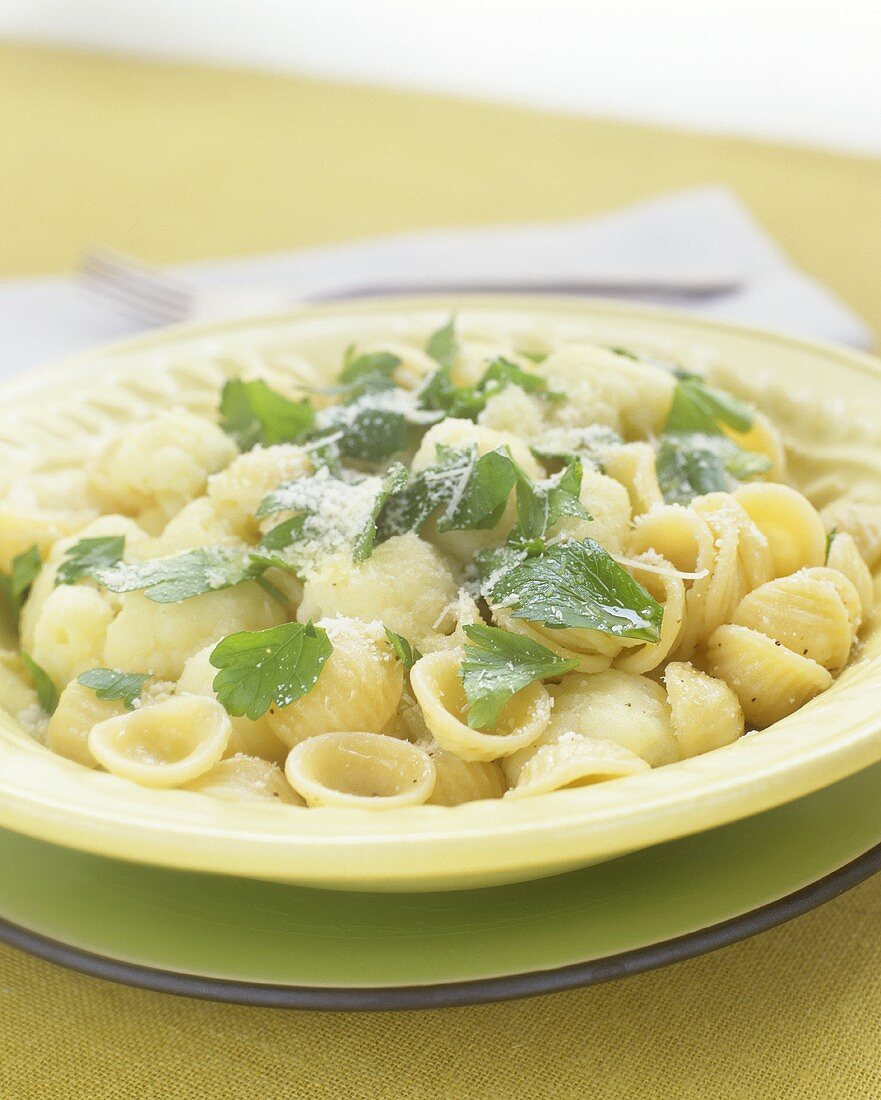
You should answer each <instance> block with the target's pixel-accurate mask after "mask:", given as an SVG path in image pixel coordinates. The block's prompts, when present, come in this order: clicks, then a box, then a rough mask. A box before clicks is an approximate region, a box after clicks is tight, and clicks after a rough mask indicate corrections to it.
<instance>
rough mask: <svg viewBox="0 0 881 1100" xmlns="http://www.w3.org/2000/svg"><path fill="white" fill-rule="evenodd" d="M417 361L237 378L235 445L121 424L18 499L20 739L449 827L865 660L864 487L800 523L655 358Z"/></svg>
mask: <svg viewBox="0 0 881 1100" xmlns="http://www.w3.org/2000/svg"><path fill="white" fill-rule="evenodd" d="M401 332H403V329H402V330H401ZM401 332H398V333H397V334H392V338H391V339H388V340H383V339H377V338H376V333H373V334H371V338H370V339H369V340H367V341H364V342H363V343H355V344H353V345H352V346H350V347H348V348H346V349H343V348H340V353H341V365H339V366H337V367H335V368H334V371H331V370H329V368H328V364H327V363H325V362H324V361H322V360H321V359H320V357H319V358H316V360H315V361H314V362H313V361H311V360H307V359H306V358H304V357H303V356H302V355H301V354H299V352H298V353H296V354H294V353H293V352H291V353H290V354H288V353H287V352H286V351H285V349H284V348H279V349H276V351H275V352H273V355H272V356H271V357H267V358H266V360H265V366H266V378H263V377H261V374H260V369H261V363H263V362H264V360H263V358H261V355H259V354H256V353H255V354H254V355H253V356H252V355H250V354H242V356H241V359H242V361H241V362H238V361H236V362H232V361H229V362H228V361H226V360H224V365H223V377H226V378H228V381H227V382H226V384H225V385H224V386H223V388H222V390H221V392H220V393H219V394H218V407H217V413H216V415H214V416H212V415H210V414H208V415H205V414H204V404H198V403H194V404H193V406H192V408H193V409H197V408H198V409H200V410H202V411H199V412H197V411H190V410H189V409H187V410H184V409H182V408H174V407H169V408H167V409H166V410H165V411H163V412H160V413H159V414H157V415H154V416H139V417H137V418H132V421H131V422H130V423H125V422H124V417H123V416H121V415H120V416H117V414H116V411H114V418H115V419H116V420H118V426H117V428H116V429H114V431H113V432H111V433H108V434H106V435H105V434H101V433H96V438H95V440H94V445H93V448H92V451H91V452H90V457H89V458H88V461H86V462H85V464H83V463H80V464H79V465H78V467H77V468H73V467H68V466H65V465H64V463H63V461H62V460H60V459H59V457H58V455H57V454H56V455H55V456H54V457H53V459H52V462H51V464H50V465H49V466H47V468H45V469H43V468H39V467H35V468H33V469H32V468H30V466H29V467H28V469H27V470H23V471H22V472H21V475H20V476H18V477H17V478H16V479H15V480H14V481H13V480H8V482H7V483H5V484H0V573H2V574H3V576H2V586H0V587H2V599H3V602H4V604H5V612H6V613H5V616H4V623H3V633H2V635H0V639H2V640H3V644H4V645H5V646H8V648H5V649H3V650H0V707H2V709H3V710H4V711H6V712H7V713H8V714H9V715H10V716H11V717H12V718H13V719H14V720H15V721H17V722H18V723H19V725H20V726H21V727H22V728H23V729H25V730H26V731H27V732H28V734H30V735H31V736H33V737H34V738H35V739H36V740H37V741H38V742H40V743H41V744H42V745H43V746H45V747H44V748H43V749H41V750H40V751H47V750H48V751H50V752H54V753H56V754H58V755H59V756H63V757H65V758H67V760H69V761H72V762H73V764H76V765H81V766H83V767H85V768H90V769H94V770H103V771H105V772H109V773H112V774H113V775H115V776H116V777H117V778H118V779H119V781H120V782H123V781H124V782H128V783H131V784H133V785H141V786H144V787H153V788H178V789H179V790H180V791H183V792H188V794H186V795H184V794H178V795H177V796H175V797H177V798H184V797H190V796H193V797H195V796H197V795H198V796H200V797H202V798H213V799H215V800H218V801H221V802H224V801H225V802H237V803H241V804H243V805H245V806H248V805H256V804H257V803H263V804H268V803H275V804H276V806H277V809H273V810H272V811H264V810H259V811H257V810H255V811H254V812H260V813H263V812H269V813H271V814H287V813H310V814H311V813H320V812H323V811H324V810H326V809H327V808H337V809H348V810H352V811H364V810H371V811H378V810H385V811H393V810H396V809H407V810H408V812H410V813H419V814H425V815H429V814H434V815H436V816H437V817H438V818H442V817H443V815H444V814H445V813H447V812H448V811H449V812H452V811H453V808H455V807H457V806H461V805H464V804H468V803H473V802H491V801H493V800H500V799H503V798H507V799H508V800H509V802H508V804H510V800H512V799H514V800H516V799H521V798H537V797H543V796H551V795H553V797H555V798H560V799H566V798H578V797H580V798H595V797H596V796H595V795H594V794H592V793H590V792H589V791H588V790H586V789H587V788H590V787H592V786H593V785H595V784H599V783H605V782H611V781H614V780H625V781H626V780H627V777H639V776H644V775H645V774H646V773H649V772H650V771H651V770H652V769H654V768H664V767H673V768H675V767H677V766H678V765H679V764H680V762H683V761H686V760H688V759H690V758H692V757H696V756H699V755H701V754H703V753H708V752H714V751H716V750H721V749H723V748H724V749H726V751H736V750H730V749H728V748H727V747H728V746H732V745H734V744H735V743H736V742H737V741H738V739H739V738H740V737H741V736H743V735H744V733H746V732H749V733H754V732H756V731H764V730H766V729H767V728H768V727H770V726H773V725H774V724H775V723H777V722H778V721H781V720H784V719H786V718H787V717H788V716H789V715H791V714H793V713H794V712H795V711H797V710H798V709H799V708H801V707H802V706H805V705H806V704H808V703H809V702H810V700H811V699H813V698H814V697H815V696H816V695H818V694H820V693H821V692H823V691H824V690H825V689H826V688H828V687H829V686H830V685H831V684H832V682H833V680H834V679H835V678H836V677H837V676H839V675H840V674H841V673H842V672H843V671H844V670H845V669H847V668H848V667H849V666H850V665H852V664H853V663H854V661H855V660H857V659H859V654H860V642H861V637H862V634H861V631H863V630H864V626H865V623H866V621H867V619H868V618H869V616H871V615H872V614H873V612H874V606H875V595H876V592H875V577H874V576H873V573H872V570H873V569H874V568H875V567H876V566H877V565H878V564H879V562H881V503H879V498H878V497H875V498H872V493H871V492H870V488H871V487H870V486H869V485H868V482H861V484H860V487H859V489H858V490H854V494H855V496H854V498H850V497H843V498H835V492H833V487H834V486H835V485H838V484H839V482H840V481H841V479H840V478H839V479H837V480H836V478H835V477H831V476H830V477H828V478H826V479H825V480H823V477H822V475H823V470H822V469H821V463H820V462H819V460H818V461H817V462H815V463H813V465H810V464H808V465H810V469H811V481H810V482H804V483H803V484H802V487H803V488H804V489H805V493H803V492H801V491H799V488H798V486H797V485H795V484H790V483H788V482H787V480H786V479H787V468H788V466H789V468H790V469H791V470H792V471H793V472H794V473H795V474H796V475H798V474H799V472H800V471H803V470H804V469H805V468H806V463H805V461H804V456H803V455H800V454H799V453H796V452H795V451H793V449H792V447H789V455H788V456H787V447H785V446H784V442H783V438H784V437H783V435H782V434H781V433H780V432H779V431H778V430H777V428H776V427H775V424H774V423H773V422H772V420H771V419H770V418H769V417H768V416H767V415H766V414H765V413H763V412H761V411H759V410H756V409H754V408H753V407H752V406H751V405H750V404H749V403H747V402H744V401H742V400H740V399H738V398H736V397H734V396H732V395H731V394H728V393H726V392H724V391H722V390H719V389H717V388H715V387H714V386H713V385H711V384H710V383H709V382H708V381H707V380H706V379H704V378H703V377H700V376H698V375H696V374H693V373H690V372H689V371H688V370H684V369H681V368H680V367H679V366H677V365H675V364H672V363H668V362H666V361H665V359H664V358H662V357H660V356H658V355H656V354H643V353H641V352H639V351H636V350H630V349H628V348H625V347H611V346H608V347H607V346H599V345H598V344H591V343H587V342H578V343H564V344H560V345H557V346H554V345H553V342H552V341H549V340H543V339H542V340H539V339H538V338H537V337H532V336H530V338H529V339H528V340H527V339H526V338H525V337H524V344H522V345H519V346H518V345H517V344H515V343H513V342H511V341H510V340H500V339H497V338H495V337H494V336H493V335H492V334H491V333H486V332H476V331H472V332H466V333H461V332H459V331H458V330H457V326H456V324H455V322H454V321H453V320H451V321H450V322H448V323H447V324H445V325H443V326H441V327H440V328H438V329H437V330H436V331H435V332H433V333H429V334H426V339H425V341H424V342H423V341H421V340H420V341H417V342H416V343H413V342H412V341H410V340H408V339H406V338H405V337H404V336H403V335H401ZM527 347H529V348H531V349H532V350H530V351H527V350H526V348H527ZM234 358H235V357H234ZM726 369H727V368H724V369H722V371H721V374H722V376H725V372H726ZM728 376H729V377H732V378H733V377H734V375H733V373H731V372H729V374H728ZM732 385H734V383H733V382H732ZM787 438H788V437H787ZM787 457H789V459H790V460H791V461H790V462H789V464H787ZM817 486H822V488H821V489H817ZM4 490H5V491H4ZM859 494H863V495H868V497H869V498H871V499H866V500H862V499H856V496H857V495H859ZM809 496H810V499H809ZM834 498H835V499H834ZM820 505H823V507H822V512H818V510H817V508H818V507H819V506H820ZM15 638H17V640H18V644H17V645H16V644H15V643H14V641H13V639H15ZM762 736H772V734H770V733H769V734H765V733H763V734H762ZM66 766H68V767H70V766H73V765H66ZM683 766H685V765H683ZM640 782H643V780H640V779H638V778H634V779H633V781H632V782H631V784H630V787H631V788H632V789H633V790H634V791H638V790H639V789H640V788H639V784H640ZM576 790H580V791H581V794H580V795H579V794H573V791H576ZM193 804H195V803H193ZM201 805H202V806H203V808H204V805H205V803H204V802H203V803H201ZM421 806H429V807H431V809H430V810H429V809H427V810H422V809H418V810H417V809H414V808H415V807H421ZM216 812H218V811H216ZM237 812H238V811H237ZM490 812H495V811H492V810H490ZM353 820H355V819H354V818H353Z"/></svg>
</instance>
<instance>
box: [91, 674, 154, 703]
mask: <svg viewBox="0 0 881 1100" xmlns="http://www.w3.org/2000/svg"><path fill="white" fill-rule="evenodd" d="M149 679H150V674H149V673H142V672H122V671H121V670H120V669H118V668H90V669H88V671H86V672H81V673H80V674H79V676H77V678H76V682H77V683H78V684H82V685H83V687H88V688H92V689H93V690H94V692H95V694H96V695H97V696H98V698H99V699H107V700H116V699H121V700H122V701H123V703H124V704H125V709H126V710H133V709H134V705H135V700H136V699H140V697H141V690H142V688H143V687H144V684H145V683H146V682H147V681H148V680H149Z"/></svg>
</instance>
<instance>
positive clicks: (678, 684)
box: [664, 661, 744, 760]
mask: <svg viewBox="0 0 881 1100" xmlns="http://www.w3.org/2000/svg"><path fill="white" fill-rule="evenodd" d="M664 687H665V688H666V689H667V702H668V703H669V704H670V714H671V718H672V722H673V736H674V737H675V738H676V745H677V748H678V750H679V756H680V758H681V759H683V760H686V759H688V757H690V756H699V755H700V754H701V753H703V752H709V751H710V750H711V749H720V748H722V746H723V745H730V744H731V743H732V741H736V740H737V738H738V737H740V735H741V734H742V733H743V729H744V719H743V709H742V707H741V705H740V703H739V701H738V699H737V696H736V695H735V693H734V692H733V691H732V689H731V688H730V687H729V686H728V684H726V683H725V682H724V680H717V679H715V678H714V677H713V676H707V675H706V673H704V672H701V671H700V670H699V669H696V668H695V667H694V665H692V664H690V663H689V662H688V661H671V662H670V663H669V664H668V665H667V667H666V668H665V669H664Z"/></svg>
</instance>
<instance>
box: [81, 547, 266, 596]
mask: <svg viewBox="0 0 881 1100" xmlns="http://www.w3.org/2000/svg"><path fill="white" fill-rule="evenodd" d="M266 568H267V566H266V564H265V563H264V562H262V561H261V560H259V559H255V558H254V556H253V555H252V554H251V553H250V552H249V551H248V550H246V549H240V548H239V547H236V546H203V547H200V548H199V549H198V550H187V551H186V553H183V554H176V555H175V556H174V557H171V558H154V559H153V560H151V561H142V562H133V563H131V564H126V563H124V562H119V563H117V564H116V565H111V566H107V567H106V568H103V569H98V570H96V571H95V572H94V573H93V574H92V576H93V577H94V578H95V580H96V581H98V583H99V584H101V585H103V586H104V587H105V588H109V589H110V591H111V592H135V591H139V590H143V592H144V595H145V596H146V597H147V599H148V600H153V602H154V603H179V602H180V601H181V600H189V599H192V597H193V596H202V595H204V594H205V593H206V592H218V591H219V590H220V589H222V588H231V587H232V586H233V585H236V584H242V583H243V582H244V581H251V580H256V579H257V577H259V576H260V574H261V573H262V572H263V571H264V569H266Z"/></svg>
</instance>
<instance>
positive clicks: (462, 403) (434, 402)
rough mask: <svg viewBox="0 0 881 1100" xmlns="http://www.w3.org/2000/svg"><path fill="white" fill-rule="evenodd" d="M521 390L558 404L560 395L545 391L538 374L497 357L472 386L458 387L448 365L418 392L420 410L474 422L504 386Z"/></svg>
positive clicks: (546, 389) (545, 384) (544, 384)
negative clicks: (430, 410) (516, 387)
mask: <svg viewBox="0 0 881 1100" xmlns="http://www.w3.org/2000/svg"><path fill="white" fill-rule="evenodd" d="M510 385H514V386H520V388H521V389H523V390H525V391H526V392H527V393H534V394H538V395H539V396H541V397H544V398H546V399H548V400H560V399H561V398H562V396H563V395H562V394H559V393H555V392H552V391H550V390H548V388H547V381H546V380H545V379H544V378H542V376H541V375H540V374H532V373H530V372H529V371H525V370H523V368H522V367H520V366H518V365H517V364H516V363H512V362H510V361H509V360H508V359H505V358H503V357H499V358H497V359H493V360H492V362H491V363H490V364H489V365H488V366H487V368H486V369H485V370H484V372H483V374H482V375H481V377H480V379H479V380H478V381H477V382H476V383H475V384H474V385H473V386H457V385H456V384H455V383H454V382H453V380H452V376H451V371H450V367H449V365H442V366H440V367H438V369H437V370H436V371H435V372H434V373H433V374H431V375H429V377H428V378H427V379H426V381H425V382H424V383H423V385H422V387H421V389H420V390H419V394H418V396H419V401H420V404H421V405H422V406H423V408H426V409H438V410H441V411H442V412H444V413H445V414H446V415H447V416H454V417H462V418H464V419H468V420H473V419H475V417H477V415H478V414H479V413H481V412H483V410H484V409H485V408H486V403H487V401H489V399H490V398H491V397H492V396H494V395H495V394H497V393H501V391H502V390H503V389H504V388H505V387H506V386H510Z"/></svg>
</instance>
